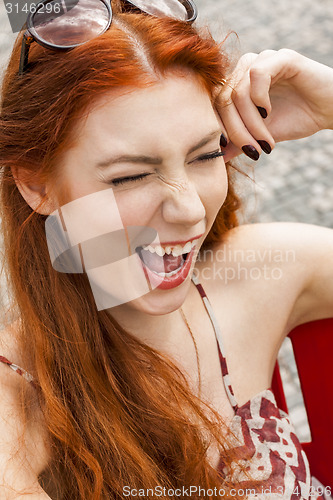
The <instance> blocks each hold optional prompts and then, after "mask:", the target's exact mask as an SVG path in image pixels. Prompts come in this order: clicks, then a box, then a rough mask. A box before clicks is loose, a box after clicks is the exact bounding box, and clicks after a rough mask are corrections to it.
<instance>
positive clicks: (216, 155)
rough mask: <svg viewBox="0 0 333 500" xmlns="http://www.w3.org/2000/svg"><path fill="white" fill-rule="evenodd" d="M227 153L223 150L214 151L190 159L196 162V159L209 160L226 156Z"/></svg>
mask: <svg viewBox="0 0 333 500" xmlns="http://www.w3.org/2000/svg"><path fill="white" fill-rule="evenodd" d="M224 155H225V153H224V152H223V151H213V152H212V153H207V154H204V155H201V156H198V157H197V158H195V159H194V160H192V161H190V162H189V163H194V162H196V161H209V160H214V159H215V158H220V157H221V156H224Z"/></svg>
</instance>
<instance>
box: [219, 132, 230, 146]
mask: <svg viewBox="0 0 333 500" xmlns="http://www.w3.org/2000/svg"><path fill="white" fill-rule="evenodd" d="M227 145H228V141H227V138H226V136H225V135H224V134H221V137H220V146H221V147H222V148H225V147H226V146H227Z"/></svg>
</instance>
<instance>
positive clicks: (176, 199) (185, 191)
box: [162, 179, 206, 226]
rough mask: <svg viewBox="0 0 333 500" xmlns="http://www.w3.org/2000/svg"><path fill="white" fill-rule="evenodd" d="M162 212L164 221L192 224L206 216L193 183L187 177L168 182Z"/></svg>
mask: <svg viewBox="0 0 333 500" xmlns="http://www.w3.org/2000/svg"><path fill="white" fill-rule="evenodd" d="M168 184H169V185H168V190H167V194H166V196H165V199H164V202H163V205H162V213H163V218H164V220H165V221H166V222H169V223H173V224H183V225H189V226H193V225H194V224H197V223H198V222H200V221H201V220H203V219H204V218H205V216H206V210H205V207H204V205H203V203H202V201H201V199H200V196H199V194H198V191H197V187H196V186H195V184H194V183H193V182H191V181H189V180H188V179H182V180H179V181H175V182H172V183H171V182H170V183H168Z"/></svg>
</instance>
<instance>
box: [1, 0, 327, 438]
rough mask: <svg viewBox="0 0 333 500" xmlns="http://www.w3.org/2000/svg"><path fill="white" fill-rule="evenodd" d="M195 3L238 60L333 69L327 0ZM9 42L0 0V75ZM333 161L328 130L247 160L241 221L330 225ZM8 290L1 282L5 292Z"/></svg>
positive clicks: (294, 394) (290, 389) (291, 377)
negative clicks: (278, 54)
mask: <svg viewBox="0 0 333 500" xmlns="http://www.w3.org/2000/svg"><path fill="white" fill-rule="evenodd" d="M12 1H13V2H14V0H12ZM19 1H20V3H24V2H25V0H19ZM195 1H196V4H197V6H198V10H199V17H198V23H199V24H201V25H202V24H203V25H205V24H208V25H209V26H210V28H211V30H212V33H213V34H214V36H215V37H216V38H217V39H219V40H223V39H224V37H225V35H226V34H227V33H229V32H231V31H232V32H235V34H232V35H231V36H230V38H229V40H228V42H227V43H228V47H229V48H230V50H231V51H232V52H233V53H234V54H235V55H236V56H237V55H241V54H243V53H246V52H260V51H262V50H265V49H274V50H278V49H281V48H290V49H294V50H297V51H298V52H300V53H301V54H303V55H305V56H307V57H310V58H313V59H315V60H317V61H319V62H321V63H323V64H327V65H329V66H333V50H332V49H333V41H332V26H333V2H332V1H331V0H317V1H316V2H314V1H313V0H297V2H293V3H291V2H290V0H279V1H276V0H246V1H245V0H195ZM14 40H15V35H14V34H13V33H11V29H10V24H9V21H8V18H7V16H6V11H5V8H4V2H3V0H0V75H1V74H2V71H3V67H4V66H5V64H6V61H7V60H8V56H9V53H10V50H11V47H12V45H13V42H14ZM27 125H28V124H27ZM332 158H333V133H332V131H328V130H325V131H321V132H319V133H318V134H316V135H314V136H312V137H310V138H306V139H301V140H298V141H289V142H287V143H281V144H278V145H277V146H276V148H275V150H274V151H273V152H272V154H271V155H269V156H268V155H265V154H264V153H263V154H262V157H261V158H260V160H259V161H258V162H256V163H255V164H254V162H252V163H251V162H250V161H249V162H248V165H249V166H248V167H247V173H248V174H249V175H250V176H251V178H252V179H253V181H254V182H253V181H249V180H244V179H241V181H240V183H239V190H240V193H241V196H242V198H243V200H244V207H245V209H244V211H243V214H242V220H243V221H245V222H269V221H298V222H305V223H310V224H318V225H322V226H327V227H332V228H333V165H332ZM0 217H1V214H0ZM5 293H6V290H5V285H4V283H3V284H2V295H5ZM272 321H274V318H272ZM0 323H1V318H0ZM279 362H280V368H281V371H282V375H283V379H284V382H285V390H286V394H287V400H288V406H289V410H290V414H291V418H292V420H293V422H294V425H295V427H296V430H297V433H298V435H299V437H300V438H301V439H303V440H307V439H308V437H309V431H308V427H307V423H306V416H305V412H304V408H303V407H302V396H301V391H300V390H299V384H298V380H297V370H296V366H295V363H294V361H293V354H292V350H291V348H290V346H289V345H288V343H287V342H286V343H285V345H284V346H283V348H282V350H281V353H280V355H279Z"/></svg>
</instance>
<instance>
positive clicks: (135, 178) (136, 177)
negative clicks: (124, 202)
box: [109, 173, 150, 186]
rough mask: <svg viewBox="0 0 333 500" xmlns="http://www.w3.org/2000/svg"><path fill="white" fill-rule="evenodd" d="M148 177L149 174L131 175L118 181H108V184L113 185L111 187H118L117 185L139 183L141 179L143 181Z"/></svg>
mask: <svg viewBox="0 0 333 500" xmlns="http://www.w3.org/2000/svg"><path fill="white" fill-rule="evenodd" d="M148 175H150V173H146V174H139V175H131V176H128V177H119V178H118V179H112V181H110V182H109V184H113V186H118V185H119V184H126V182H135V181H141V180H142V179H144V178H145V177H147V176H148Z"/></svg>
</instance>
